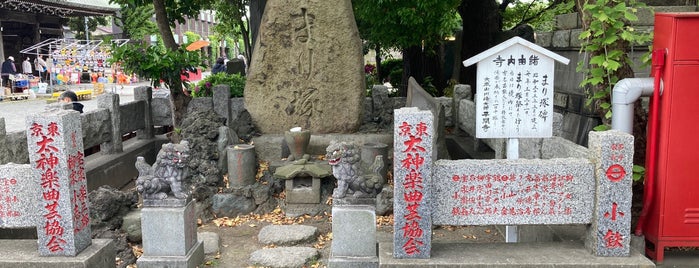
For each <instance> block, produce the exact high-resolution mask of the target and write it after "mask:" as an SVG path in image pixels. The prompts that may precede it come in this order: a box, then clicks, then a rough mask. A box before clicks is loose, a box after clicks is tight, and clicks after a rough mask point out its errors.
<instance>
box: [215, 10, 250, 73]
mask: <svg viewBox="0 0 699 268" xmlns="http://www.w3.org/2000/svg"><path fill="white" fill-rule="evenodd" d="M249 5H250V0H215V2H214V4H213V6H214V8H215V9H216V20H217V21H218V24H217V25H216V26H214V31H216V33H218V34H219V35H221V36H235V37H237V38H236V39H242V40H243V47H244V49H243V51H241V52H242V54H243V56H244V57H245V59H246V60H247V62H250V58H251V57H252V55H251V54H250V51H252V45H253V44H252V43H251V39H250V26H249V21H250V18H249V17H248V12H247V7H248V6H249ZM228 44H229V45H231V44H233V43H228ZM228 56H229V58H233V57H235V56H236V55H230V54H229V55H228Z"/></svg>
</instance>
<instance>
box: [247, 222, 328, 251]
mask: <svg viewBox="0 0 699 268" xmlns="http://www.w3.org/2000/svg"><path fill="white" fill-rule="evenodd" d="M317 237H318V228H316V227H314V226H307V225H267V226H265V227H263V228H262V230H260V233H259V234H258V235H257V239H258V240H259V241H260V243H262V244H265V245H270V244H274V245H278V246H293V245H298V244H303V243H306V242H312V241H315V239H316V238H317Z"/></svg>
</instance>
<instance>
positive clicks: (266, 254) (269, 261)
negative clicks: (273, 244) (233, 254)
mask: <svg viewBox="0 0 699 268" xmlns="http://www.w3.org/2000/svg"><path fill="white" fill-rule="evenodd" d="M319 257H320V253H319V252H318V250H317V249H315V248H311V247H278V248H264V249H260V250H257V251H255V252H253V253H252V254H251V255H250V264H252V265H256V266H257V265H259V266H264V267H271V268H295V267H303V266H304V264H306V263H308V262H309V261H313V260H317V259H318V258H319Z"/></svg>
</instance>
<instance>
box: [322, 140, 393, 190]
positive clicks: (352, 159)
mask: <svg viewBox="0 0 699 268" xmlns="http://www.w3.org/2000/svg"><path fill="white" fill-rule="evenodd" d="M326 152H327V154H326V155H325V159H327V160H328V164H330V166H332V169H333V176H335V178H336V179H337V188H336V189H335V190H334V191H333V198H344V197H345V196H346V195H347V194H351V195H352V196H354V197H376V195H377V194H378V193H380V192H381V189H382V188H383V185H384V184H385V180H384V178H383V176H382V174H381V172H380V170H381V169H382V168H383V165H384V163H383V156H381V155H377V156H376V158H374V162H373V164H371V166H370V167H369V168H368V169H369V170H368V172H366V174H365V171H364V170H363V169H362V167H361V162H362V161H361V159H360V151H359V148H357V146H356V145H355V144H354V143H348V142H336V141H332V142H330V145H329V146H328V148H326Z"/></svg>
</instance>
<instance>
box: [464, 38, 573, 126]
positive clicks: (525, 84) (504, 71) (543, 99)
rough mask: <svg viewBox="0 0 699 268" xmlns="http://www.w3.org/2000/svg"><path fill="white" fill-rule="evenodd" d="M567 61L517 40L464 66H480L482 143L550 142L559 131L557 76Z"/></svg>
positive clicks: (478, 97) (478, 107)
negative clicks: (499, 140)
mask: <svg viewBox="0 0 699 268" xmlns="http://www.w3.org/2000/svg"><path fill="white" fill-rule="evenodd" d="M552 55H554V56H555V57H556V58H555V60H558V61H563V63H565V64H567V63H568V62H567V59H565V58H562V57H560V56H558V55H556V54H554V53H552V52H550V51H548V50H545V49H543V48H541V47H539V46H536V45H535V44H532V43H530V42H528V41H526V40H524V39H521V38H518V37H515V38H513V39H510V40H508V41H505V42H503V43H501V44H500V45H498V46H495V47H493V48H491V49H489V50H486V51H484V52H483V53H481V54H479V55H476V56H474V57H473V58H471V59H469V60H467V61H465V62H464V64H465V65H466V66H468V65H470V64H473V63H475V62H478V72H477V82H476V84H477V85H476V88H477V92H476V137H477V138H547V137H551V136H552V126H553V74H554V58H553V57H552Z"/></svg>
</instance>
